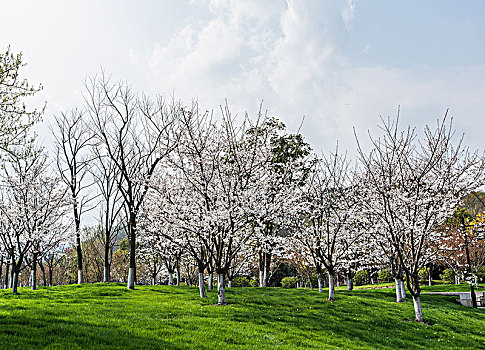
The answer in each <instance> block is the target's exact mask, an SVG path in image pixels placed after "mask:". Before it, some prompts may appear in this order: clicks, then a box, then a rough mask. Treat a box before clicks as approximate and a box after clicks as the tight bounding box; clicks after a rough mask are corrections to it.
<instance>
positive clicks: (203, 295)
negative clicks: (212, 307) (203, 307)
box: [199, 271, 207, 298]
mask: <svg viewBox="0 0 485 350" xmlns="http://www.w3.org/2000/svg"><path fill="white" fill-rule="evenodd" d="M199 293H200V297H201V298H207V294H206V293H205V286H204V273H203V272H200V271H199Z"/></svg>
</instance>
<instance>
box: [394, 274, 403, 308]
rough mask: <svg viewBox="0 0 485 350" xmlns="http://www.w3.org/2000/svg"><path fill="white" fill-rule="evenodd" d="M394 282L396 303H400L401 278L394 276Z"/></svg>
mask: <svg viewBox="0 0 485 350" xmlns="http://www.w3.org/2000/svg"><path fill="white" fill-rule="evenodd" d="M394 282H395V283H396V303H402V302H403V300H402V294H403V293H402V291H401V289H402V287H403V285H402V283H401V279H400V278H398V277H395V278H394Z"/></svg>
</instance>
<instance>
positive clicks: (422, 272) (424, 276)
mask: <svg viewBox="0 0 485 350" xmlns="http://www.w3.org/2000/svg"><path fill="white" fill-rule="evenodd" d="M418 278H419V280H420V281H421V282H426V281H427V280H428V270H426V268H425V267H422V268H421V269H420V270H419V271H418Z"/></svg>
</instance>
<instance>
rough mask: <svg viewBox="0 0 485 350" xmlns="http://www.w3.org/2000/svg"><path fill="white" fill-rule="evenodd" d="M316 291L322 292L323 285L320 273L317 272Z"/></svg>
mask: <svg viewBox="0 0 485 350" xmlns="http://www.w3.org/2000/svg"><path fill="white" fill-rule="evenodd" d="M318 292H319V293H321V292H323V286H322V274H321V273H319V274H318Z"/></svg>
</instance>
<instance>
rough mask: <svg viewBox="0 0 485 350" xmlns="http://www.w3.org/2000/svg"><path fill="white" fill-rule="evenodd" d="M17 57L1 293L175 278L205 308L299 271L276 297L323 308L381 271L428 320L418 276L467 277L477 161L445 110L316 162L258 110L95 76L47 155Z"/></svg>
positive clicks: (482, 257)
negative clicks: (444, 271)
mask: <svg viewBox="0 0 485 350" xmlns="http://www.w3.org/2000/svg"><path fill="white" fill-rule="evenodd" d="M22 59H23V58H22V55H21V54H18V55H15V54H13V53H12V52H11V51H10V49H7V51H6V52H5V53H0V152H1V163H0V183H1V186H0V213H1V216H0V253H1V256H0V279H1V284H2V286H3V287H4V288H12V291H13V293H17V287H18V285H27V284H28V285H29V286H31V287H32V289H35V288H36V286H37V285H38V284H39V282H38V280H39V276H41V280H42V283H43V284H44V285H53V284H67V283H83V282H101V281H103V282H109V281H117V282H123V283H126V284H127V288H129V289H134V288H135V286H136V284H150V283H152V284H158V283H167V284H169V285H173V284H176V285H180V284H182V283H184V284H187V285H189V286H191V285H197V286H198V288H199V295H200V297H201V298H205V297H207V292H206V288H208V289H212V288H214V286H215V285H216V286H217V292H218V303H219V304H221V305H223V304H226V303H227V300H226V293H225V288H227V287H232V286H235V285H253V286H259V287H266V286H272V285H280V283H281V278H282V277H285V276H294V277H291V278H294V280H291V279H289V280H286V281H284V283H283V285H285V286H290V285H293V284H298V285H299V286H309V287H311V288H313V286H316V287H317V288H318V291H319V292H322V290H323V288H324V286H328V288H329V295H328V300H329V301H333V300H334V299H335V298H336V297H337V296H336V293H335V285H336V284H337V285H339V284H340V283H341V282H345V283H346V284H347V286H348V290H352V288H353V281H354V280H357V279H359V280H361V279H369V280H370V279H372V280H374V281H376V280H377V277H378V275H379V276H384V272H385V275H386V278H392V279H394V281H395V285H396V301H397V302H402V301H403V299H404V298H405V297H406V292H405V291H406V290H407V291H408V292H409V293H410V294H411V296H412V298H413V303H414V309H415V318H416V320H417V321H423V312H422V307H421V299H420V298H421V289H420V283H421V282H422V281H421V280H422V274H423V270H426V271H428V273H429V274H430V276H431V270H432V267H433V266H434V268H436V266H441V267H447V268H450V269H452V270H453V271H454V273H455V274H456V276H462V278H463V279H465V280H466V281H468V282H470V283H471V285H472V292H473V284H476V283H478V281H477V279H478V276H479V274H480V273H481V271H482V267H483V265H484V263H485V244H484V242H485V241H482V239H483V238H484V237H483V226H484V223H485V216H484V215H485V214H484V213H483V210H484V209H485V205H484V201H483V198H484V196H483V193H482V192H480V188H481V187H482V186H483V185H484V184H485V171H484V170H485V169H484V167H485V158H484V156H483V154H482V153H479V152H478V151H477V152H473V151H470V150H469V149H468V148H467V147H465V146H464V138H463V137H462V138H459V137H456V135H455V132H454V128H453V125H452V119H451V118H449V117H448V116H447V115H445V116H444V117H443V118H442V119H441V120H438V121H437V123H436V125H435V126H434V127H432V126H427V127H426V128H425V129H424V131H423V132H418V131H417V130H416V129H415V128H412V127H404V128H402V127H401V125H400V124H399V122H400V121H399V113H398V117H397V118H395V119H391V118H388V119H382V120H381V124H380V130H381V132H380V134H379V135H375V136H370V139H369V141H370V145H371V147H370V149H365V148H364V147H363V146H361V145H362V144H363V143H362V139H361V136H359V135H360V133H361V132H363V131H361V130H358V131H356V132H355V134H356V144H357V152H356V153H357V157H356V159H351V158H350V157H348V156H347V155H346V153H342V152H341V151H340V150H339V149H338V147H337V148H336V149H335V150H334V151H331V152H326V151H324V152H322V153H315V152H313V151H312V149H311V146H310V145H309V144H308V143H306V142H305V140H304V137H303V135H301V134H300V133H299V132H296V133H290V132H288V131H287V130H286V127H285V125H284V124H283V123H282V122H281V121H279V120H278V119H277V118H275V117H271V116H268V115H267V114H266V113H265V112H264V111H263V110H262V108H260V112H259V113H258V114H257V115H256V116H254V117H252V116H249V115H244V116H235V115H233V114H232V113H231V111H230V109H229V107H228V106H227V105H225V106H221V107H220V109H219V110H215V111H205V110H200V109H199V104H198V103H197V102H195V101H192V102H191V103H189V104H184V103H183V102H182V101H178V100H176V99H175V98H166V97H164V96H155V97H148V96H146V95H144V94H142V93H138V92H136V91H135V90H134V89H133V88H132V86H131V85H129V84H128V83H127V82H119V81H113V80H112V79H111V78H110V77H108V76H107V75H106V73H105V72H101V73H100V74H99V75H96V76H94V77H92V78H89V79H86V80H85V82H84V88H83V97H84V103H83V104H81V105H79V106H75V107H73V108H71V109H68V110H66V111H64V112H61V113H60V114H59V115H56V116H54V118H53V119H54V122H53V123H52V125H50V129H51V132H52V138H53V140H54V144H55V148H54V149H55V151H54V152H52V154H49V153H48V152H47V151H46V150H45V149H44V148H43V147H41V146H40V145H39V143H38V141H37V139H36V135H35V133H34V132H33V130H32V129H33V126H34V125H35V124H36V123H40V122H41V117H42V114H43V112H44V107H42V108H40V109H29V108H28V107H26V101H28V98H29V97H30V96H32V95H34V94H35V93H36V92H38V91H39V90H40V89H41V88H42V87H41V86H39V87H33V86H32V85H30V84H29V83H28V82H27V80H24V79H22V78H21V75H20V73H21V68H22V66H23V62H22ZM472 198H475V200H473V199H472ZM471 203H472V204H471ZM39 274H40V275H39ZM278 276H279V277H278ZM430 281H431V278H430ZM472 297H474V294H473V293H472ZM474 302H475V304H476V299H474Z"/></svg>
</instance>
